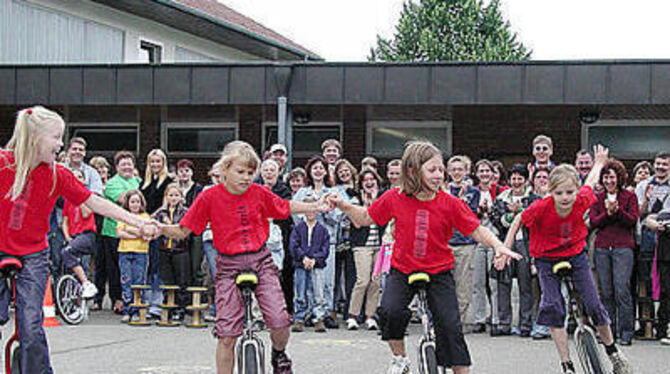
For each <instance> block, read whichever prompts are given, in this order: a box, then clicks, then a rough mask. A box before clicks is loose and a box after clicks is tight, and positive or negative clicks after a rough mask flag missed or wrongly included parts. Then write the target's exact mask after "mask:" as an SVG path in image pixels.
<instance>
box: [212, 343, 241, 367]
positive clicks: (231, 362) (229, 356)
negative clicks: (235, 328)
mask: <svg viewBox="0 0 670 374" xmlns="http://www.w3.org/2000/svg"><path fill="white" fill-rule="evenodd" d="M236 340H237V338H235V337H230V336H229V337H224V338H219V343H218V344H217V345H216V373H217V374H233V367H234V366H235V341H236Z"/></svg>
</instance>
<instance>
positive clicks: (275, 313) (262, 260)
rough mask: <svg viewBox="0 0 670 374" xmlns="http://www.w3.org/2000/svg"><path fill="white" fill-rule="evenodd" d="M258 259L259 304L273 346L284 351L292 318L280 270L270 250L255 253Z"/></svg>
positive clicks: (256, 291)
mask: <svg viewBox="0 0 670 374" xmlns="http://www.w3.org/2000/svg"><path fill="white" fill-rule="evenodd" d="M254 256H257V257H256V258H257V259H258V260H257V262H256V264H255V265H254V267H255V269H254V270H255V271H256V274H258V285H257V286H256V289H255V294H256V299H257V300H258V305H259V307H260V308H261V312H262V313H263V319H264V320H265V324H266V325H267V326H268V328H269V329H270V338H271V340H272V348H273V349H275V350H277V351H283V350H284V347H286V344H287V343H288V337H289V329H288V327H289V326H290V325H291V319H290V317H289V315H288V313H287V312H286V303H285V301H284V294H283V293H282V291H281V285H280V284H279V271H278V270H277V267H276V266H275V265H274V262H273V260H272V256H271V255H270V251H269V250H267V249H264V250H262V251H261V253H259V254H254Z"/></svg>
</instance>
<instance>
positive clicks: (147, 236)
mask: <svg viewBox="0 0 670 374" xmlns="http://www.w3.org/2000/svg"><path fill="white" fill-rule="evenodd" d="M160 234H161V229H160V228H159V227H158V223H157V222H156V221H149V222H145V223H144V224H143V225H142V227H140V235H141V236H142V240H144V241H147V242H148V241H151V240H154V239H156V238H157V237H159V236H160Z"/></svg>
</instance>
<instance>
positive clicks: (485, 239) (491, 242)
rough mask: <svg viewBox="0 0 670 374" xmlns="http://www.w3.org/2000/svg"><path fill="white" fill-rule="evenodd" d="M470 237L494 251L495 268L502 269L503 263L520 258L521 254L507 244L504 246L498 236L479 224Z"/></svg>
mask: <svg viewBox="0 0 670 374" xmlns="http://www.w3.org/2000/svg"><path fill="white" fill-rule="evenodd" d="M472 238H473V239H474V240H476V241H477V242H478V243H481V244H483V245H484V246H486V247H491V248H493V250H495V252H496V262H495V265H496V268H497V269H498V270H502V269H503V268H504V267H505V265H507V264H509V263H510V261H511V260H512V259H515V260H521V259H522V256H521V255H520V254H518V253H516V252H514V251H512V250H511V249H509V248H508V247H507V246H505V245H504V244H503V243H502V242H501V241H500V239H498V237H496V236H495V234H494V233H493V232H491V230H489V229H487V228H486V227H484V226H482V225H479V227H477V229H476V230H475V231H473V232H472Z"/></svg>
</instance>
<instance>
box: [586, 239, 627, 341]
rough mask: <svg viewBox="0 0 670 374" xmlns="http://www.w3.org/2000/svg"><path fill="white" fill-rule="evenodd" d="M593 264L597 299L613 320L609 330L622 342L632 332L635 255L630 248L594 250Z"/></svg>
mask: <svg viewBox="0 0 670 374" xmlns="http://www.w3.org/2000/svg"><path fill="white" fill-rule="evenodd" d="M593 259H594V262H595V264H596V271H597V274H598V284H599V285H600V297H601V299H602V302H603V305H604V306H605V309H607V314H609V316H610V319H611V320H612V330H613V332H614V333H615V334H617V335H618V336H619V337H621V338H623V339H631V338H632V337H633V333H634V332H635V312H634V310H635V309H634V307H633V298H632V296H631V294H630V277H631V275H632V273H633V262H634V254H633V250H632V249H631V248H613V249H600V248H596V250H595V254H594V257H593Z"/></svg>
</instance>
